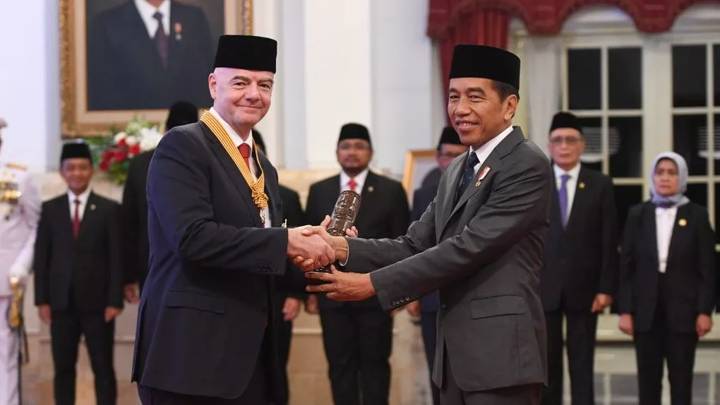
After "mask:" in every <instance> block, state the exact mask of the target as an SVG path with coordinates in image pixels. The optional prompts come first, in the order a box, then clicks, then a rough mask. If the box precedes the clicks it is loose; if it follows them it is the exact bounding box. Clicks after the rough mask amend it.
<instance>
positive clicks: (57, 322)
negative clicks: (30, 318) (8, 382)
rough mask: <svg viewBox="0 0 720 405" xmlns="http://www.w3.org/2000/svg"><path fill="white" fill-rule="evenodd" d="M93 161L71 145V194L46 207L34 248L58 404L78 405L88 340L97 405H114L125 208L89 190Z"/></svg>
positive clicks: (67, 168) (67, 160)
mask: <svg viewBox="0 0 720 405" xmlns="http://www.w3.org/2000/svg"><path fill="white" fill-rule="evenodd" d="M92 174H93V168H92V157H91V155H90V149H89V148H88V146H87V145H86V144H84V143H66V144H65V145H63V149H62V155H61V158H60V175H61V176H62V178H63V180H65V183H66V184H67V186H68V191H67V193H64V194H62V195H60V196H58V197H56V198H53V199H51V200H49V201H46V202H45V203H43V205H42V213H41V215H40V222H39V225H38V231H37V239H36V241H35V259H34V263H33V269H34V271H35V305H37V307H38V313H39V315H40V319H42V320H43V322H45V323H46V324H49V325H50V337H51V348H52V356H53V363H54V366H55V377H54V384H53V385H54V389H55V391H54V393H55V403H56V404H59V405H73V404H74V403H75V375H76V374H75V364H76V363H77V356H78V346H79V344H80V336H84V337H85V343H86V345H87V349H88V353H89V354H90V364H91V366H92V370H93V374H94V375H95V396H96V399H97V403H98V404H102V405H106V404H107V405H111V404H115V401H116V397H117V384H116V380H115V371H114V369H113V338H114V331H115V321H114V319H115V318H116V317H117V316H118V315H119V314H120V312H121V311H122V307H123V303H122V283H123V279H122V278H123V273H122V257H121V256H122V253H121V245H120V240H119V239H120V231H119V223H118V216H119V205H118V204H117V203H116V202H114V201H112V200H109V199H106V198H104V197H101V196H99V195H97V194H95V193H94V192H93V191H92V190H91V189H90V179H91V178H92Z"/></svg>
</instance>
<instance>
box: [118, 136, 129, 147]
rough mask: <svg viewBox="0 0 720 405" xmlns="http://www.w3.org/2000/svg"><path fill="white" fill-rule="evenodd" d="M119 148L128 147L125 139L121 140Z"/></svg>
mask: <svg viewBox="0 0 720 405" xmlns="http://www.w3.org/2000/svg"><path fill="white" fill-rule="evenodd" d="M117 146H119V147H121V148H122V147H125V146H127V143H126V142H125V138H123V139H121V140H119V141H118V143H117Z"/></svg>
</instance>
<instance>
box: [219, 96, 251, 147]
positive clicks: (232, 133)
mask: <svg viewBox="0 0 720 405" xmlns="http://www.w3.org/2000/svg"><path fill="white" fill-rule="evenodd" d="M210 114H212V115H213V116H215V118H216V119H217V120H218V121H219V122H220V125H222V127H223V129H224V130H225V132H227V133H228V135H230V139H231V140H232V143H233V145H235V147H236V148H237V147H238V146H240V144H243V143H246V144H248V145H249V146H250V156H253V136H252V131H250V133H249V134H248V137H247V139H245V140H244V141H243V139H242V138H241V137H240V135H238V133H237V132H235V130H234V129H233V128H232V127H231V126H230V124H228V123H227V122H225V120H224V119H223V118H222V117H221V116H220V114H219V113H218V112H217V111H216V110H215V108H212V107H211V108H210Z"/></svg>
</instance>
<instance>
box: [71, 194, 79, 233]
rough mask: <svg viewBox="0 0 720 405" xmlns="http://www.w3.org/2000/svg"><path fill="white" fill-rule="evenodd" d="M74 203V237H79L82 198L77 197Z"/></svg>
mask: <svg viewBox="0 0 720 405" xmlns="http://www.w3.org/2000/svg"><path fill="white" fill-rule="evenodd" d="M73 204H75V212H74V214H73V218H72V231H73V237H74V238H75V239H77V237H78V235H79V234H80V200H78V199H77V198H76V199H75V200H73Z"/></svg>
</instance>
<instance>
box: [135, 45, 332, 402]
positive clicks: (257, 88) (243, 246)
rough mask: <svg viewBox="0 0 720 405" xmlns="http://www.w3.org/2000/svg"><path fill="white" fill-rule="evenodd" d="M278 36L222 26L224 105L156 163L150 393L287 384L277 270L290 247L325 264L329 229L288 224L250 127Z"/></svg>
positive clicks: (146, 359)
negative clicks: (323, 232) (280, 352)
mask: <svg viewBox="0 0 720 405" xmlns="http://www.w3.org/2000/svg"><path fill="white" fill-rule="evenodd" d="M276 54H277V42H276V41H275V40H273V39H270V38H264V37H257V36H249V35H224V36H222V37H220V40H219V43H218V47H217V55H216V58H215V68H214V70H213V71H212V73H211V74H210V75H209V77H208V87H209V89H210V93H211V95H212V97H213V100H214V103H213V107H212V108H211V109H210V110H209V111H207V112H206V113H204V114H203V115H202V116H201V117H200V121H199V122H197V123H193V124H188V125H181V126H179V127H175V128H173V129H172V130H171V131H170V132H169V133H168V134H167V135H166V136H164V137H163V138H162V140H161V141H160V144H159V145H158V147H157V149H156V150H155V154H154V156H153V159H152V161H151V162H150V169H149V171H148V180H147V181H148V187H147V195H148V235H149V241H150V261H149V271H148V276H147V278H146V279H145V284H144V286H143V291H142V296H141V299H140V308H139V309H138V327H137V332H136V338H135V354H134V362H133V372H132V380H133V381H137V382H138V392H139V396H140V399H141V401H142V403H143V404H144V405H157V404H169V403H172V404H178V403H181V404H198V405H200V404H225V405H230V404H233V405H263V404H270V403H278V402H279V403H282V402H284V401H285V400H286V399H285V398H283V397H282V392H281V391H279V390H278V389H277V387H278V385H279V384H280V382H279V379H280V375H279V373H278V370H279V369H280V364H279V359H278V356H277V337H276V333H277V330H276V327H275V325H276V320H275V319H274V314H275V313H276V311H275V310H274V308H273V300H272V295H273V293H274V290H275V286H274V276H276V275H282V274H284V273H285V272H286V269H288V266H287V259H286V256H289V257H295V256H297V255H301V256H302V255H303V254H302V253H301V252H304V254H306V255H310V257H312V258H313V260H317V261H318V262H320V263H324V264H325V265H327V264H329V263H330V262H332V261H334V260H335V255H334V251H333V250H332V249H331V248H330V247H329V246H328V245H327V244H326V242H324V240H323V239H321V237H319V236H317V237H316V236H304V235H303V234H302V229H300V228H290V229H287V228H285V227H281V225H282V223H283V218H282V201H281V200H280V196H279V192H278V187H277V184H278V180H277V171H276V170H275V168H274V167H273V166H272V164H271V163H270V162H269V161H268V160H267V158H265V155H264V154H262V153H259V152H258V148H257V146H256V145H255V144H254V142H253V138H252V134H251V130H252V128H253V127H254V126H255V124H257V123H258V122H259V121H260V120H261V119H262V118H263V117H264V116H265V114H266V113H267V112H268V110H269V108H270V105H271V100H272V91H273V84H274V80H275V66H276V65H275V63H276Z"/></svg>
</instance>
